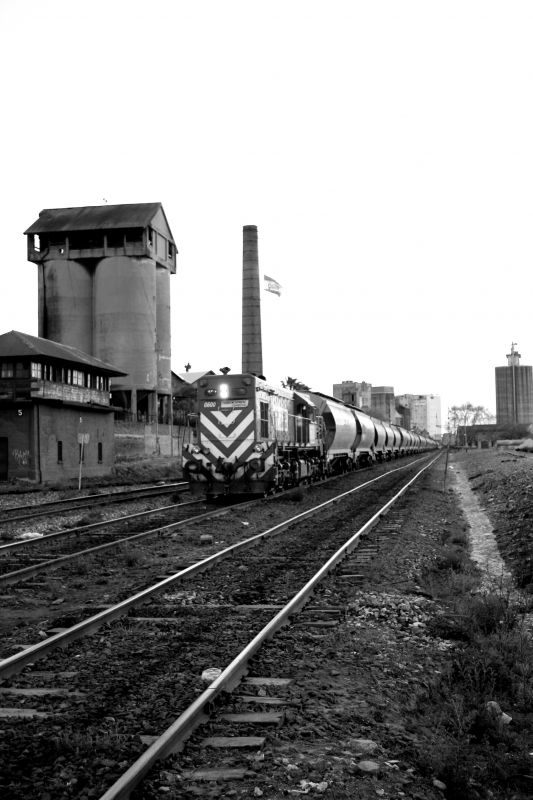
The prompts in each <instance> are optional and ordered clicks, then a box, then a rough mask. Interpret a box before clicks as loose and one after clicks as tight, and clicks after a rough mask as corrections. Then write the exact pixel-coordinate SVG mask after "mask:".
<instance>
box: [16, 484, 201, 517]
mask: <svg viewBox="0 0 533 800" xmlns="http://www.w3.org/2000/svg"><path fill="white" fill-rule="evenodd" d="M187 490H188V484H187V483H186V482H185V481H179V482H177V483H165V484H156V485H152V486H143V487H138V488H135V489H121V490H119V491H114V492H98V493H97V494H88V495H73V496H72V497H66V498H65V497H64V498H60V499H57V500H47V501H46V502H43V503H33V504H26V505H4V506H3V507H2V526H6V525H7V524H8V523H9V524H11V523H13V522H18V523H22V522H27V521H28V520H30V519H35V518H36V517H43V516H53V515H55V514H57V513H61V514H69V513H75V512H77V511H80V510H82V509H85V508H90V509H94V508H95V507H98V506H106V505H111V504H113V503H127V502H131V501H134V500H140V499H145V498H151V497H158V496H160V495H165V494H169V493H173V492H186V491H187Z"/></svg>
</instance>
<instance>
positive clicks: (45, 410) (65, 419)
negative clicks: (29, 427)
mask: <svg viewBox="0 0 533 800" xmlns="http://www.w3.org/2000/svg"><path fill="white" fill-rule="evenodd" d="M80 411H81V413H80ZM80 419H81V422H80ZM79 433H88V434H89V442H88V444H86V445H84V460H83V464H82V477H83V476H84V477H95V476H101V475H109V474H110V472H111V468H112V466H113V464H114V449H115V440H114V436H113V414H112V413H109V414H102V413H98V412H94V411H90V410H88V409H87V410H86V409H80V410H77V409H75V408H63V409H61V411H60V412H59V413H58V410H57V409H56V408H54V407H53V406H44V405H43V406H40V408H39V441H40V450H41V453H40V455H41V476H42V481H43V482H49V481H61V480H65V479H69V478H76V477H78V474H79V467H80V464H79V443H78V434H79ZM58 441H61V442H62V443H63V460H62V462H61V463H60V462H58V458H57V456H58V453H57V450H58V448H57V443H58ZM98 443H101V445H102V462H101V463H99V461H98Z"/></svg>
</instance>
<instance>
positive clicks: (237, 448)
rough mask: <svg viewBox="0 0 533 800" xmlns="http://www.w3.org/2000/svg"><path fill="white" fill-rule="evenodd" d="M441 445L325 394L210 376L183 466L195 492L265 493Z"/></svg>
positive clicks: (248, 378) (250, 378)
mask: <svg viewBox="0 0 533 800" xmlns="http://www.w3.org/2000/svg"><path fill="white" fill-rule="evenodd" d="M436 447H437V443H436V442H435V441H434V440H432V439H431V438H429V437H427V436H422V435H420V434H418V433H414V432H412V431H408V430H405V429H404V428H402V427H400V426H398V425H391V424H388V423H387V422H382V421H381V420H377V419H374V418H373V417H371V416H369V415H368V414H366V413H364V412H363V411H361V409H359V408H357V407H356V406H352V405H348V404H346V403H343V402H342V401H341V400H338V399H336V398H334V397H330V396H329V395H326V394H322V393H321V392H314V391H307V390H306V391H296V390H294V389H287V388H280V387H275V386H273V385H271V384H270V383H268V382H267V381H266V380H264V379H263V378H261V377H258V376H256V375H252V374H238V375H212V376H206V377H205V378H203V379H202V380H200V381H199V383H198V393H197V414H196V441H195V442H193V443H189V444H186V445H185V446H184V448H183V455H182V459H183V460H182V466H183V474H184V478H185V479H186V480H188V481H189V486H190V489H191V491H192V493H193V494H195V495H198V494H204V495H207V496H219V495H242V494H254V495H264V494H268V493H271V492H274V491H278V490H281V489H284V488H288V487H291V486H297V485H298V484H300V483H308V482H311V481H315V480H319V479H321V478H324V477H326V476H329V475H333V474H339V473H342V472H346V471H349V470H352V469H357V468H358V467H359V466H362V465H371V464H372V463H374V462H376V461H386V460H391V459H394V458H399V457H400V456H405V455H410V454H412V453H421V452H425V451H427V450H433V449H435V448H436Z"/></svg>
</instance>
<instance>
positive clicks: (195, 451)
mask: <svg viewBox="0 0 533 800" xmlns="http://www.w3.org/2000/svg"><path fill="white" fill-rule="evenodd" d="M192 451H193V453H201V452H202V451H201V450H200V448H199V447H198V446H197V445H194V447H193V449H192Z"/></svg>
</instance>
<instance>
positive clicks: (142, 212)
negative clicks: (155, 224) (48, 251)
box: [24, 203, 174, 241]
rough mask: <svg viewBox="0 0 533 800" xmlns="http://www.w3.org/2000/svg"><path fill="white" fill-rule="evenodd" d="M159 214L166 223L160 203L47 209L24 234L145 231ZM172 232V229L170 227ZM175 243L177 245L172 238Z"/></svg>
mask: <svg viewBox="0 0 533 800" xmlns="http://www.w3.org/2000/svg"><path fill="white" fill-rule="evenodd" d="M158 211H161V212H162V214H163V216H164V218H165V221H166V222H167V226H168V220H167V218H166V215H165V212H164V211H163V206H162V205H161V203H123V204H121V205H115V206H110V205H103V206H81V207H79V208H44V209H43V210H42V211H41V212H40V214H39V219H37V220H36V221H35V222H34V223H33V225H30V227H29V228H28V230H26V231H24V233H25V234H31V233H37V234H41V233H58V232H59V231H94V230H100V229H102V230H106V229H107V230H109V229H113V228H146V227H147V226H148V225H149V224H150V222H151V221H152V220H153V218H154V217H155V216H156V214H157V213H158ZM168 229H169V232H170V226H168ZM171 238H172V241H174V239H173V237H172V234H171Z"/></svg>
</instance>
